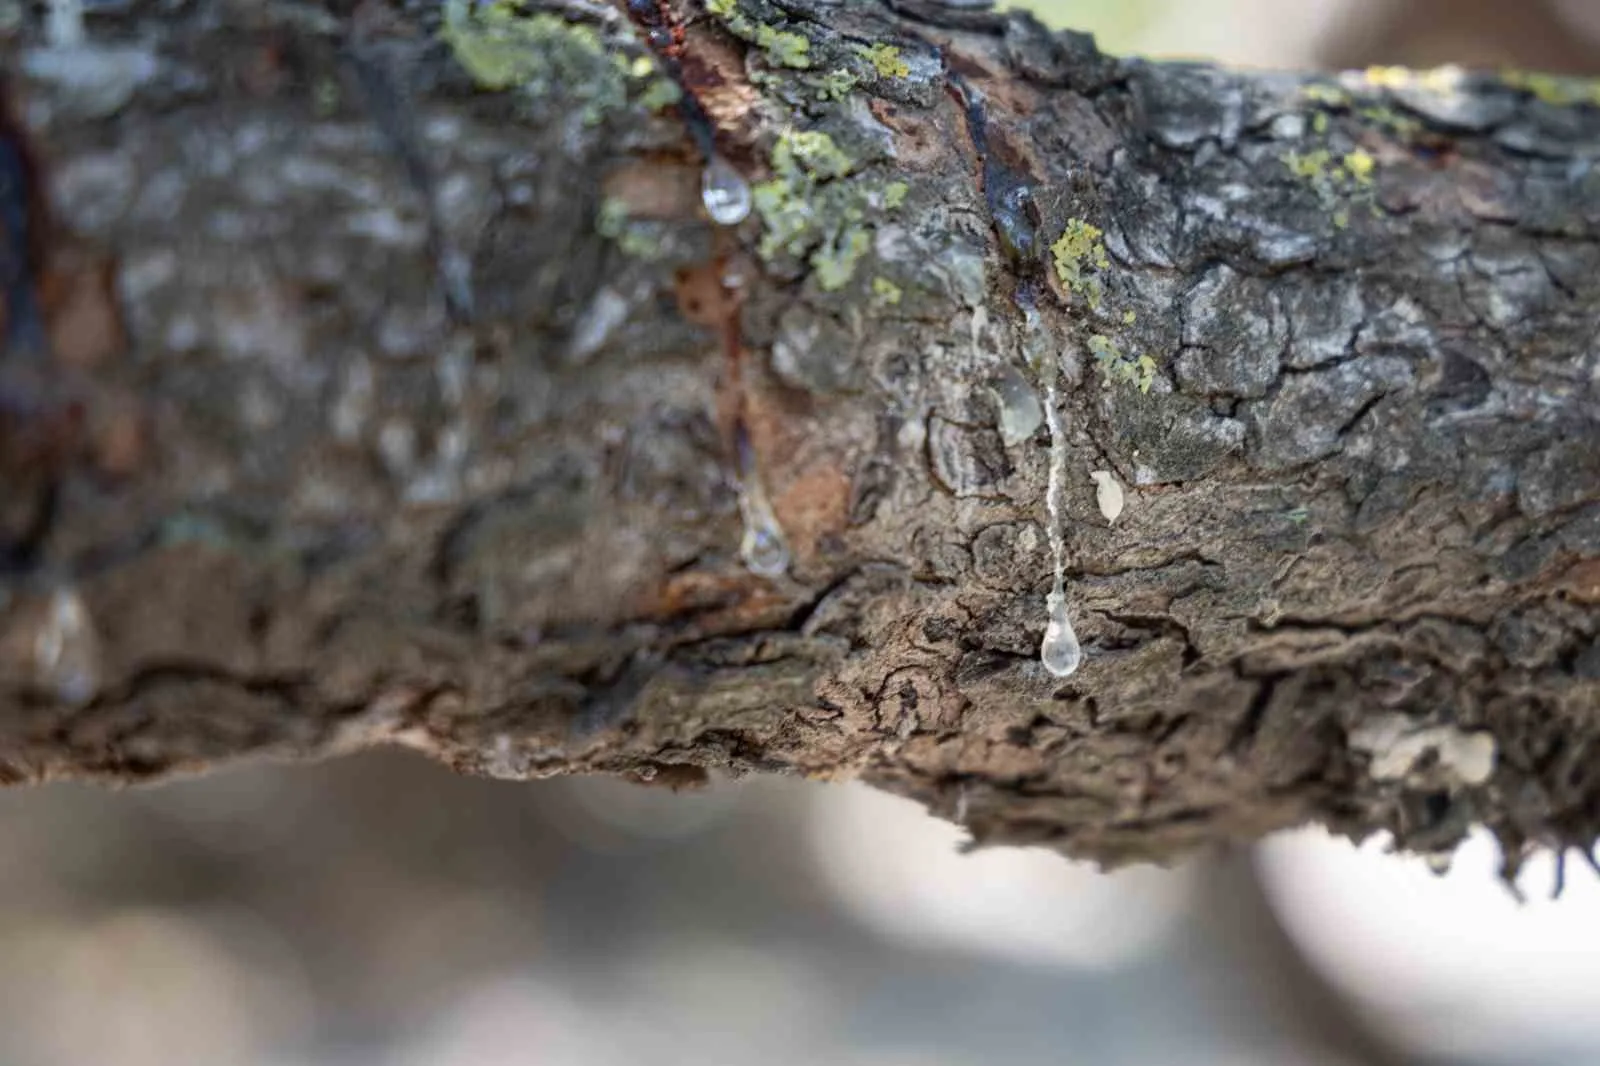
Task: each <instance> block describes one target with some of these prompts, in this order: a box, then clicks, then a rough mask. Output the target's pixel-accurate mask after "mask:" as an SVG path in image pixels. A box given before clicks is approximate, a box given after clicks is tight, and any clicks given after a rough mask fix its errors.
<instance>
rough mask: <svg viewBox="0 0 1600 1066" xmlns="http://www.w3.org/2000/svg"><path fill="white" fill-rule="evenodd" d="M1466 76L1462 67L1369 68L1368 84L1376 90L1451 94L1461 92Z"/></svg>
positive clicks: (1367, 73)
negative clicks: (1420, 68) (1408, 90)
mask: <svg viewBox="0 0 1600 1066" xmlns="http://www.w3.org/2000/svg"><path fill="white" fill-rule="evenodd" d="M1464 75H1465V72H1464V71H1463V70H1462V69H1461V68H1460V67H1434V68H1433V69H1431V70H1413V69H1411V68H1410V67H1368V68H1367V69H1366V82H1367V84H1368V85H1369V86H1371V87H1372V88H1374V89H1390V90H1394V89H1411V90H1416V89H1421V90H1423V91H1425V92H1430V93H1450V92H1456V91H1459V90H1460V88H1461V82H1462V79H1463V77H1464Z"/></svg>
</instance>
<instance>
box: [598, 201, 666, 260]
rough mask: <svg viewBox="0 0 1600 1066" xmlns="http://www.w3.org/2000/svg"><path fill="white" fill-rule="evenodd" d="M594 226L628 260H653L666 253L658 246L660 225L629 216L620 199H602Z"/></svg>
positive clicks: (626, 206)
mask: <svg viewBox="0 0 1600 1066" xmlns="http://www.w3.org/2000/svg"><path fill="white" fill-rule="evenodd" d="M594 228H595V232H596V233H598V234H600V236H602V237H604V238H605V239H606V240H608V241H611V242H612V243H613V244H615V245H616V246H617V249H618V250H619V251H620V252H622V254H623V255H626V256H628V257H629V258H630V259H642V260H644V261H646V262H653V261H655V260H658V259H661V258H662V257H663V256H664V255H665V250H664V249H663V248H662V246H661V237H662V234H661V228H662V224H661V223H659V222H651V221H646V220H639V219H634V218H631V217H630V216H629V215H628V205H627V204H625V203H623V202H622V201H621V200H617V199H613V198H611V197H607V198H606V199H605V200H602V201H601V203H600V211H599V213H598V214H597V215H596V216H595V220H594Z"/></svg>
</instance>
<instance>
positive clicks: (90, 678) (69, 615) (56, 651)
mask: <svg viewBox="0 0 1600 1066" xmlns="http://www.w3.org/2000/svg"><path fill="white" fill-rule="evenodd" d="M33 665H34V671H35V674H36V676H37V677H38V679H39V682H40V683H41V685H42V686H43V687H45V688H47V689H49V690H50V691H52V692H53V693H54V694H55V696H56V698H57V699H59V700H61V702H63V703H70V704H83V703H88V702H89V701H90V700H92V699H94V695H95V693H96V692H97V691H99V689H100V638H99V636H98V635H97V634H96V633H95V630H94V622H93V621H92V620H91V619H90V617H89V608H88V607H87V606H85V604H84V602H83V597H81V596H79V595H78V593H77V592H76V591H75V590H73V589H70V588H68V589H58V590H56V593H55V595H54V596H52V597H51V598H50V606H49V608H48V609H47V611H46V613H45V618H44V624H43V625H41V626H40V627H39V631H38V632H37V633H36V634H35V635H34V638H33Z"/></svg>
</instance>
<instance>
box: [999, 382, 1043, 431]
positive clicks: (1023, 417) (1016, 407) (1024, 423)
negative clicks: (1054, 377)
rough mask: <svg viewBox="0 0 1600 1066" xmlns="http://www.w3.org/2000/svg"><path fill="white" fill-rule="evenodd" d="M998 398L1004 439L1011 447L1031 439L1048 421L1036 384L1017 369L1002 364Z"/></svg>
mask: <svg viewBox="0 0 1600 1066" xmlns="http://www.w3.org/2000/svg"><path fill="white" fill-rule="evenodd" d="M994 395H995V399H996V400H998V401H999V403H1000V420H999V421H1000V439H1001V440H1002V441H1004V442H1005V444H1006V446H1007V447H1011V446H1014V445H1017V444H1021V443H1022V442H1023V441H1025V440H1028V439H1030V438H1031V437H1032V436H1033V435H1034V434H1035V433H1036V432H1038V430H1039V427H1040V426H1041V425H1042V424H1043V423H1044V408H1043V407H1041V406H1040V405H1039V397H1037V396H1035V395H1034V392H1033V387H1032V386H1031V385H1029V384H1028V382H1027V379H1026V378H1024V377H1023V376H1022V375H1021V374H1019V373H1017V371H1016V370H1014V369H1013V368H1011V367H1009V366H1007V367H1002V368H1001V370H1000V375H999V377H998V378H996V380H995V383H994Z"/></svg>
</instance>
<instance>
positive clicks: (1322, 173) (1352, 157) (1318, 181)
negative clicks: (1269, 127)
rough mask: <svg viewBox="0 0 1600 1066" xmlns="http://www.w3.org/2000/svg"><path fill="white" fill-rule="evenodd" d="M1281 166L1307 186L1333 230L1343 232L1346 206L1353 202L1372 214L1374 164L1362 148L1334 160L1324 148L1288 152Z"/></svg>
mask: <svg viewBox="0 0 1600 1066" xmlns="http://www.w3.org/2000/svg"><path fill="white" fill-rule="evenodd" d="M1283 164H1284V166H1286V167H1288V169H1289V173H1291V174H1293V175H1294V176H1295V177H1296V178H1298V179H1300V180H1301V181H1302V182H1305V183H1306V184H1307V185H1309V186H1311V189H1312V191H1313V192H1315V193H1316V194H1317V199H1318V200H1319V201H1320V202H1321V204H1322V206H1323V207H1324V208H1326V209H1327V210H1328V211H1329V213H1330V217H1331V218H1332V220H1333V224H1334V226H1335V228H1337V229H1344V228H1345V227H1346V226H1348V225H1349V224H1350V210H1349V205H1350V204H1351V203H1353V202H1364V203H1366V204H1367V205H1368V206H1369V207H1370V208H1372V210H1373V211H1374V212H1376V210H1377V206H1376V204H1374V203H1373V202H1372V181H1373V174H1374V172H1376V170H1377V167H1378V161H1377V159H1376V158H1375V157H1374V156H1373V155H1372V153H1371V152H1369V151H1367V150H1366V149H1365V148H1355V149H1352V150H1351V151H1348V152H1346V153H1344V154H1343V155H1341V156H1339V157H1337V159H1336V158H1335V157H1334V154H1333V152H1332V151H1331V150H1329V149H1327V148H1317V149H1313V150H1311V151H1308V152H1295V151H1291V152H1286V153H1285V154H1284V156H1283Z"/></svg>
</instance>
